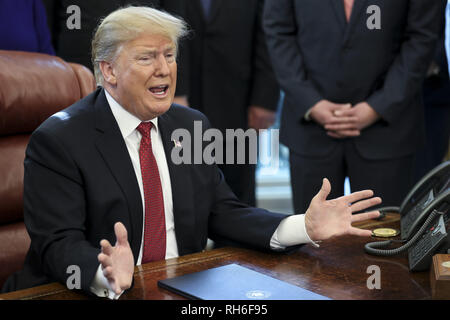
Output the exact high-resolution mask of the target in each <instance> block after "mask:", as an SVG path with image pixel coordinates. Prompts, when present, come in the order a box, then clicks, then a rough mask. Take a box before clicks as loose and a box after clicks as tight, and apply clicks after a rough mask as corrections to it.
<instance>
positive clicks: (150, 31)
mask: <svg viewBox="0 0 450 320" xmlns="http://www.w3.org/2000/svg"><path fill="white" fill-rule="evenodd" d="M184 32H185V27H184V24H183V22H182V21H181V20H179V19H177V18H174V17H173V16H171V15H169V14H166V13H162V12H160V11H158V10H155V9H151V8H145V7H129V8H126V9H121V10H117V11H115V12H113V13H112V14H110V15H109V16H108V17H107V18H106V19H105V20H104V21H103V22H102V24H101V25H100V26H99V28H98V30H97V32H96V34H95V36H94V39H93V42H92V43H93V61H94V66H95V74H96V79H97V82H98V83H99V84H101V85H102V87H103V88H99V89H97V90H96V91H95V92H94V93H92V94H91V95H89V96H87V97H86V98H84V99H82V100H80V101H79V102H77V103H75V104H74V105H72V106H70V107H69V108H67V109H65V110H63V111H61V112H58V113H57V114H55V115H53V116H52V117H50V118H49V119H47V120H46V121H45V122H44V123H43V124H42V125H41V126H40V127H39V128H38V129H37V130H36V131H35V132H34V133H33V135H32V137H31V139H30V142H29V145H28V148H27V151H26V159H25V180H24V186H25V187H24V217H25V224H26V226H27V230H28V232H29V235H30V237H31V247H30V250H29V252H28V254H27V257H26V261H25V265H24V268H23V270H22V271H21V272H19V273H17V274H15V275H14V276H12V277H10V278H9V279H8V280H7V282H6V283H5V286H4V288H3V291H10V290H17V289H21V288H27V287H31V286H36V285H40V284H44V283H48V282H50V281H59V282H62V283H64V284H66V283H67V281H68V279H69V276H71V272H70V270H72V268H75V269H78V270H80V274H79V276H80V277H81V279H80V289H82V290H84V291H85V292H87V293H94V294H96V295H97V296H107V297H109V298H117V297H119V296H120V295H121V294H122V292H123V291H124V290H126V289H128V288H129V287H130V286H131V284H132V278H133V270H134V266H135V265H136V264H142V263H147V262H149V261H155V260H160V259H165V258H166V259H167V258H172V257H177V256H179V255H185V254H189V253H193V252H199V251H201V250H203V249H204V248H205V245H206V241H207V238H208V237H210V238H212V239H216V238H224V239H227V240H230V241H232V242H239V243H242V244H245V245H247V246H250V247H253V248H259V249H266V250H267V249H272V250H284V249H286V248H287V247H290V246H294V245H298V244H302V243H313V244H315V245H317V244H316V243H315V242H316V241H321V240H326V239H329V238H331V237H334V236H339V235H343V234H352V235H358V236H370V235H371V231H369V230H360V229H357V228H353V227H352V226H351V223H352V222H354V221H361V220H365V219H370V218H375V217H378V216H379V212H377V211H373V212H370V213H365V214H360V215H352V212H355V211H359V210H363V209H366V208H368V207H371V206H373V205H376V204H378V203H380V201H381V199H380V198H372V195H373V192H372V191H370V190H366V191H361V192H357V193H354V194H352V195H349V196H346V197H342V198H339V199H334V200H326V199H327V196H328V194H329V192H330V184H329V182H328V180H326V179H324V181H323V186H322V189H321V190H320V191H319V193H318V194H317V195H316V196H315V198H314V199H313V200H312V201H311V206H310V209H309V211H308V212H307V213H306V214H305V215H293V216H288V217H286V216H285V215H282V214H277V213H272V212H269V211H266V210H263V209H257V208H251V207H248V206H247V205H245V204H243V203H241V202H239V201H238V199H237V198H236V197H235V196H234V194H233V193H232V192H231V190H230V189H229V187H228V186H227V184H226V183H225V181H224V179H223V175H222V174H221V172H220V170H219V169H218V168H217V166H215V165H207V164H205V163H202V164H197V165H190V164H180V165H176V164H175V163H174V162H173V161H172V157H169V155H170V154H171V149H172V148H173V147H174V146H177V147H182V148H190V147H193V146H189V145H184V146H183V144H187V142H186V141H181V142H180V141H173V138H172V133H173V132H174V130H175V129H185V130H187V131H188V132H189V133H191V134H193V132H194V121H201V122H202V123H203V127H204V128H208V127H209V122H208V120H207V118H206V117H205V116H204V115H203V114H201V113H200V112H199V111H195V110H192V109H189V108H186V107H183V106H179V105H175V104H172V102H173V99H174V95H175V90H176V79H177V63H176V60H175V58H176V48H177V42H178V38H179V37H180V36H182V35H183V34H184ZM183 150H187V149H183ZM115 239H116V240H117V241H116V242H115V245H111V243H114V241H115Z"/></svg>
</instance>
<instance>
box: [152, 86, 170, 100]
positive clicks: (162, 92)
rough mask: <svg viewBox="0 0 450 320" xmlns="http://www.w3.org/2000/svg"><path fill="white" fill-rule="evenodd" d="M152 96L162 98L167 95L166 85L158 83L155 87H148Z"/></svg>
mask: <svg viewBox="0 0 450 320" xmlns="http://www.w3.org/2000/svg"><path fill="white" fill-rule="evenodd" d="M148 90H149V91H150V92H151V93H152V94H153V95H154V96H156V97H159V98H163V97H165V96H166V95H167V91H168V90H169V86H168V85H160V86H155V87H150V88H149V89H148Z"/></svg>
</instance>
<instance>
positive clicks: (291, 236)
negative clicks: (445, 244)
mask: <svg viewBox="0 0 450 320" xmlns="http://www.w3.org/2000/svg"><path fill="white" fill-rule="evenodd" d="M105 94H106V99H107V100H108V103H109V106H110V108H111V111H112V113H113V115H114V118H115V119H116V121H117V124H118V126H119V129H120V132H121V133H122V136H123V139H124V141H125V144H126V146H127V149H128V153H129V155H130V158H131V162H132V164H133V168H134V172H135V174H136V179H137V181H138V184H139V190H140V192H141V199H142V208H143V210H144V212H143V215H142V216H143V221H142V226H143V227H144V225H145V203H144V199H145V198H144V189H143V186H142V174H141V164H140V160H139V146H140V143H141V137H142V135H141V134H140V133H139V131H138V130H137V129H136V128H137V127H138V125H139V124H140V123H141V120H140V119H139V118H137V117H136V116H134V115H133V114H131V113H130V112H128V111H127V110H125V109H124V108H123V107H122V106H120V104H119V103H118V102H117V101H116V100H114V98H113V97H112V96H111V95H110V94H109V93H108V91H106V90H105ZM150 121H151V122H152V123H153V127H152V129H151V141H152V150H153V155H154V156H155V159H156V163H157V165H158V170H159V176H160V179H161V187H162V192H163V201H164V213H165V219H166V237H167V238H166V257H165V258H166V259H170V258H175V257H178V247H177V241H176V236H175V224H174V216H173V202H172V187H171V182H170V175H169V167H168V166H167V159H166V154H165V152H164V147H163V143H162V138H161V133H160V132H159V128H158V118H154V119H152V120H150ZM143 238H144V230H142V239H143ZM302 243H312V244H313V245H315V246H317V247H318V245H317V243H314V242H313V241H312V240H311V239H310V238H309V236H308V234H307V233H306V227H305V219H304V215H303V214H302V215H292V216H288V217H287V218H286V219H284V220H283V221H281V223H280V225H279V226H278V228H277V229H276V230H275V232H274V234H273V236H272V239H271V241H270V246H271V248H272V249H273V250H283V249H285V248H286V247H288V246H292V245H298V244H302ZM142 250H143V240H141V247H140V249H139V256H138V260H137V261H136V265H140V264H141V261H142ZM90 289H91V291H92V292H93V293H94V294H96V295H97V296H100V297H109V298H110V299H117V298H118V297H119V296H120V294H119V295H116V294H115V293H114V291H112V290H111V286H110V284H109V283H108V280H107V279H106V278H105V276H104V275H103V271H102V267H101V265H99V267H98V269H97V273H96V275H95V277H94V280H93V281H92V284H91V287H90Z"/></svg>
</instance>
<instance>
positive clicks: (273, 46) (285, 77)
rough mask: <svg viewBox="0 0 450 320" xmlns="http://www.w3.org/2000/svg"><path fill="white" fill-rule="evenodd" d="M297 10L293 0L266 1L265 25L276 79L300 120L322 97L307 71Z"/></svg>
mask: <svg viewBox="0 0 450 320" xmlns="http://www.w3.org/2000/svg"><path fill="white" fill-rule="evenodd" d="M294 12H295V11H294V7H293V1H292V0H266V4H265V7H264V16H263V25H264V31H265V34H266V39H267V46H268V49H269V54H270V58H271V60H272V65H273V69H274V71H275V75H276V78H277V79H278V82H279V84H280V87H281V90H283V91H284V92H285V94H286V98H287V99H289V100H291V101H292V102H294V103H295V104H296V105H297V108H296V109H295V110H294V112H295V114H296V117H297V118H298V119H299V120H300V119H302V118H303V117H304V115H305V113H306V112H307V111H308V110H309V108H311V107H312V106H313V105H314V104H316V103H317V102H318V101H320V100H322V97H321V95H320V94H319V92H318V91H317V89H316V88H315V86H314V84H313V83H312V82H311V81H310V80H309V79H308V75H307V72H306V70H305V66H304V61H303V57H302V54H301V51H300V48H299V46H298V43H297V32H298V24H297V22H296V17H295V15H294Z"/></svg>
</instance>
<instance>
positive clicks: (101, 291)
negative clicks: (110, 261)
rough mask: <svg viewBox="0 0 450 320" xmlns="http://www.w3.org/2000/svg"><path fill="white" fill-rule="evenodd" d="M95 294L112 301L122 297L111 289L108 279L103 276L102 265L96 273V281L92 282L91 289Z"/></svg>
mask: <svg viewBox="0 0 450 320" xmlns="http://www.w3.org/2000/svg"><path fill="white" fill-rule="evenodd" d="M89 289H90V290H91V292H92V293H93V294H95V295H96V296H97V297H101V298H109V299H111V300H117V299H119V297H120V296H121V295H122V293H123V291H122V292H121V293H120V294H116V293H115V292H114V290H113V289H112V288H111V285H110V284H109V282H108V279H106V277H105V276H104V274H103V270H102V265H101V264H100V265H99V266H98V269H97V272H96V273H95V277H94V280H92V283H91V286H90V288H89Z"/></svg>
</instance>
